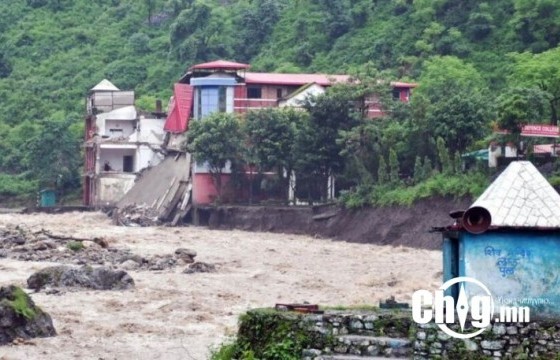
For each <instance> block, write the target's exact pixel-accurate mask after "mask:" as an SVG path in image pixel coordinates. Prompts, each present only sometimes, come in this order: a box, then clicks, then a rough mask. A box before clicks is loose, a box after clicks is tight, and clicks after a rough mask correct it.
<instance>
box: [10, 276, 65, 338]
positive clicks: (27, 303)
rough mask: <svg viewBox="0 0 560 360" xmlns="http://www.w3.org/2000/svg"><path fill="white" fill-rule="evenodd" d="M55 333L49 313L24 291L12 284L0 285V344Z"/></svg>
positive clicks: (53, 334)
mask: <svg viewBox="0 0 560 360" xmlns="http://www.w3.org/2000/svg"><path fill="white" fill-rule="evenodd" d="M55 335H56V331H55V329H54V326H53V323H52V319H51V317H50V315H49V314H47V313H46V312H44V311H43V310H41V308H39V307H38V306H36V305H35V303H34V302H33V300H31V298H30V297H29V295H27V294H26V293H25V291H23V290H22V289H21V288H19V287H17V286H14V285H10V286H3V287H0V345H6V344H9V343H11V342H13V341H14V340H16V339H31V338H35V337H49V336H55Z"/></svg>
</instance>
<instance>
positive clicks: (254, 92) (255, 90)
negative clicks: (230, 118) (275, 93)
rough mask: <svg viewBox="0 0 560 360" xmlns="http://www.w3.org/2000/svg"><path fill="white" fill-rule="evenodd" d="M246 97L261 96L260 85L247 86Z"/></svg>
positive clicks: (257, 97)
mask: <svg viewBox="0 0 560 360" xmlns="http://www.w3.org/2000/svg"><path fill="white" fill-rule="evenodd" d="M247 98H248V99H260V98H262V89H261V88H260V87H248V88H247Z"/></svg>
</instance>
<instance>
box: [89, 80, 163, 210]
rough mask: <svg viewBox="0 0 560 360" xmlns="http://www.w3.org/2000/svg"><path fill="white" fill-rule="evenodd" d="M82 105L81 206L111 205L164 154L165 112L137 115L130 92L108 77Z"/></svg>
mask: <svg viewBox="0 0 560 360" xmlns="http://www.w3.org/2000/svg"><path fill="white" fill-rule="evenodd" d="M86 107H87V116H86V126H85V148H86V150H85V166H84V170H85V171H84V204H85V205H94V206H106V205H113V204H115V203H116V202H117V201H119V200H120V199H121V198H122V197H123V196H124V194H126V192H127V191H128V190H130V189H131V188H132V186H133V185H134V182H135V180H136V178H137V176H138V174H139V173H140V172H141V171H142V170H143V169H145V168H147V167H150V166H154V165H157V164H159V163H160V161H161V160H162V159H163V158H164V155H163V151H162V149H161V146H162V143H163V140H164V131H163V125H164V122H165V114H162V113H161V111H160V112H159V113H154V114H139V113H138V111H137V110H136V107H135V106H134V92H133V91H121V90H119V89H118V88H117V87H116V86H115V85H113V84H112V83H111V82H110V81H108V80H103V81H101V82H100V83H99V84H97V85H96V86H95V87H93V88H92V89H91V90H90V92H89V95H88V97H87V106H86Z"/></svg>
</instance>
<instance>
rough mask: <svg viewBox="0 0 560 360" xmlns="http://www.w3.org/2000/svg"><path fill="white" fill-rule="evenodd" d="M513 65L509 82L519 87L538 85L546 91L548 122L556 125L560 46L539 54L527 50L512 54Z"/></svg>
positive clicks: (559, 106)
mask: <svg viewBox="0 0 560 360" xmlns="http://www.w3.org/2000/svg"><path fill="white" fill-rule="evenodd" d="M513 59H514V60H515V65H514V68H513V73H512V75H511V77H510V83H511V84H512V85H517V86H520V87H525V88H531V87H538V88H539V89H540V90H542V91H543V92H544V93H546V99H547V100H548V107H549V115H550V123H551V124H554V125H556V124H557V123H558V118H559V116H560V61H559V59H560V48H556V49H551V50H549V51H545V52H543V53H541V54H531V53H528V52H525V53H522V54H517V55H513Z"/></svg>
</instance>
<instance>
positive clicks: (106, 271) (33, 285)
mask: <svg viewBox="0 0 560 360" xmlns="http://www.w3.org/2000/svg"><path fill="white" fill-rule="evenodd" d="M47 286H48V287H54V288H58V287H71V288H87V289H94V290H125V289H129V288H132V287H134V280H133V279H132V277H130V275H129V274H128V273H127V272H126V271H124V270H112V269H110V268H107V267H91V266H82V267H76V266H68V265H58V266H51V267H47V268H45V269H42V270H39V271H38V272H36V273H34V274H33V275H31V276H30V277H29V278H28V279H27V287H28V288H30V289H34V290H35V291H39V290H41V289H43V288H45V287H47Z"/></svg>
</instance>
